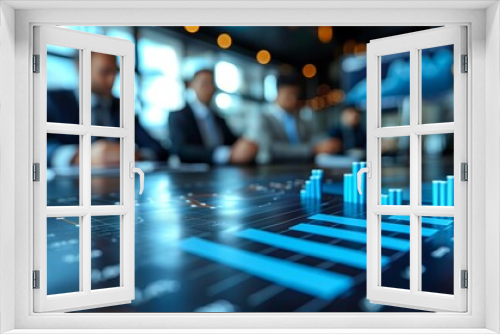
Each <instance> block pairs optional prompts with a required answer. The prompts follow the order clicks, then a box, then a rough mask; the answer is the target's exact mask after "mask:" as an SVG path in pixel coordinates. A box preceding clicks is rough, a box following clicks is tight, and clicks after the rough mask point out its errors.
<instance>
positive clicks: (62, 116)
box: [47, 45, 80, 124]
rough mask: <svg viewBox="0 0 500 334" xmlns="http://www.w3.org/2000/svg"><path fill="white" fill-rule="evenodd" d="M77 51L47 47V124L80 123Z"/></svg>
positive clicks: (78, 53) (78, 55)
mask: <svg viewBox="0 0 500 334" xmlns="http://www.w3.org/2000/svg"><path fill="white" fill-rule="evenodd" d="M79 61H80V52H79V50H76V49H72V48H66V47H62V46H55V45H47V122H55V123H70V124H79V123H80V102H79V89H80V84H79V83H80V79H79V67H78V66H79Z"/></svg>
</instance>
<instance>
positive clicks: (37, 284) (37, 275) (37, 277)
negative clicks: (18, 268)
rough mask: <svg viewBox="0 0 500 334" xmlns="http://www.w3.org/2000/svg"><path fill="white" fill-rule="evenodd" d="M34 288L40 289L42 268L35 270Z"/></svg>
mask: <svg viewBox="0 0 500 334" xmlns="http://www.w3.org/2000/svg"><path fill="white" fill-rule="evenodd" d="M33 289H40V270H33Z"/></svg>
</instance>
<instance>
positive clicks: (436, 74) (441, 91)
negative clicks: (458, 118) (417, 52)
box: [420, 45, 454, 124]
mask: <svg viewBox="0 0 500 334" xmlns="http://www.w3.org/2000/svg"><path fill="white" fill-rule="evenodd" d="M421 52H422V57H421V69H422V73H421V81H420V82H421V85H422V87H421V88H422V124H426V123H441V122H453V118H454V117H453V97H454V96H453V75H454V74H453V45H446V46H439V47H436V48H430V49H422V51H421Z"/></svg>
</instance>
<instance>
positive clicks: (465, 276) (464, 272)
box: [462, 270, 469, 289]
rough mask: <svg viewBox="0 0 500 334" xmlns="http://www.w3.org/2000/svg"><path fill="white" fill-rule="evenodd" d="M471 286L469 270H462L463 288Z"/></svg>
mask: <svg viewBox="0 0 500 334" xmlns="http://www.w3.org/2000/svg"><path fill="white" fill-rule="evenodd" d="M468 287H469V274H468V272H467V270H462V289H467V288H468Z"/></svg>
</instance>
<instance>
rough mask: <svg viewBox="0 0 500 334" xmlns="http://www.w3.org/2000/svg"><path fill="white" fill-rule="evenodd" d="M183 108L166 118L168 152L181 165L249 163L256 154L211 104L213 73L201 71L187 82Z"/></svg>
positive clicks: (251, 143)
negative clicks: (175, 156) (178, 160)
mask: <svg viewBox="0 0 500 334" xmlns="http://www.w3.org/2000/svg"><path fill="white" fill-rule="evenodd" d="M188 87H189V88H190V92H189V93H191V94H190V95H189V97H188V101H187V103H186V106H185V107H184V108H183V109H181V110H179V111H175V112H171V113H170V115H169V117H168V128H169V132H170V140H171V142H172V146H171V151H172V153H173V154H176V155H177V156H178V157H179V159H180V160H181V161H182V162H187V163H208V164H218V165H224V164H248V163H251V162H253V160H254V158H255V156H256V154H257V144H256V143H254V142H252V141H249V140H247V139H244V138H238V137H236V136H235V135H234V134H233V132H232V131H231V129H229V127H228V125H227V124H226V122H225V121H224V119H223V118H222V117H220V116H219V115H217V113H216V112H215V111H214V110H213V109H212V107H211V106H210V103H211V101H212V97H213V95H214V92H215V86H214V74H213V72H212V71H211V70H208V69H203V70H200V71H198V72H196V73H195V74H194V76H193V78H192V80H191V81H190V82H189V86H188Z"/></svg>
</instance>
